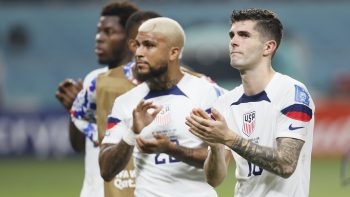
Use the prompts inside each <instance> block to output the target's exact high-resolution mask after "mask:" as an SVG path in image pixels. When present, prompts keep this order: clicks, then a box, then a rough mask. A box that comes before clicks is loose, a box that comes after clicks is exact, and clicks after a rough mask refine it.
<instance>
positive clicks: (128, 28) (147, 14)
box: [125, 11, 161, 38]
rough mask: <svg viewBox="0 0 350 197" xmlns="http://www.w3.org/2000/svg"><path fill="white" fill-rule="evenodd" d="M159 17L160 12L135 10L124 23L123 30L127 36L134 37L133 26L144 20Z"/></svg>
mask: <svg viewBox="0 0 350 197" xmlns="http://www.w3.org/2000/svg"><path fill="white" fill-rule="evenodd" d="M157 17H161V15H160V14H158V13H156V12H153V11H137V12H135V13H133V14H132V15H131V16H130V17H129V18H128V20H127V21H126V25H125V32H126V35H127V36H128V38H134V37H136V35H135V34H136V33H137V31H134V28H135V27H137V26H139V25H141V22H143V21H146V20H148V19H151V18H157Z"/></svg>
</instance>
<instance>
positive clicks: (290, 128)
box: [289, 124, 304, 131]
mask: <svg viewBox="0 0 350 197" xmlns="http://www.w3.org/2000/svg"><path fill="white" fill-rule="evenodd" d="M301 128H304V127H293V126H292V124H290V125H289V130H291V131H294V130H297V129H301Z"/></svg>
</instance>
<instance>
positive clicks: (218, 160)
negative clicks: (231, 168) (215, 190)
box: [204, 146, 227, 187]
mask: <svg viewBox="0 0 350 197" xmlns="http://www.w3.org/2000/svg"><path fill="white" fill-rule="evenodd" d="M204 171H205V176H206V180H207V182H208V183H209V185H211V186H213V187H217V186H218V185H220V184H221V183H222V181H223V180H224V179H225V177H226V174H227V164H226V160H225V148H224V146H221V147H217V148H214V147H212V148H211V150H210V151H209V153H208V157H207V159H206V160H205V163H204Z"/></svg>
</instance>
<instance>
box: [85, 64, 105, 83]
mask: <svg viewBox="0 0 350 197" xmlns="http://www.w3.org/2000/svg"><path fill="white" fill-rule="evenodd" d="M106 71H108V67H102V68H97V69H94V70H92V71H90V72H89V73H88V74H87V75H86V76H85V78H84V84H85V83H90V82H91V81H92V80H94V79H96V77H97V76H98V75H99V74H101V73H104V72H106Z"/></svg>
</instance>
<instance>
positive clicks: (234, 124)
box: [214, 73, 315, 197]
mask: <svg viewBox="0 0 350 197" xmlns="http://www.w3.org/2000/svg"><path fill="white" fill-rule="evenodd" d="M214 107H215V108H216V109H217V110H218V111H219V112H220V113H221V114H222V115H223V116H224V117H225V119H226V122H227V124H228V127H229V128H230V129H232V131H234V132H236V133H237V134H238V135H240V136H241V137H243V138H245V139H248V140H251V141H252V142H254V143H256V144H259V145H261V146H266V147H273V148H275V147H276V138H280V137H288V138H296V139H300V140H303V141H304V142H305V144H304V146H303V148H302V150H301V153H300V157H299V160H298V164H297V167H296V170H295V172H294V173H293V174H292V176H290V177H289V178H287V179H284V178H282V177H280V176H277V175H275V174H273V173H270V172H268V171H267V170H264V169H262V168H260V167H259V166H256V165H254V164H252V163H250V162H248V161H247V160H246V159H244V158H242V157H241V156H240V155H238V154H237V153H235V152H234V151H231V152H232V154H233V156H234V159H235V161H236V178H237V184H236V188H235V195H234V196H235V197H240V196H244V197H249V196H250V197H256V196H265V197H268V196H273V197H279V196H281V197H282V196H285V197H287V196H288V197H291V196H295V197H304V196H308V194H309V182H310V165H311V149H312V140H313V128H314V118H313V114H314V110H315V106H314V103H313V101H312V99H311V97H310V94H309V93H308V91H307V89H306V87H305V86H304V85H303V84H302V83H300V82H298V81H296V80H294V79H292V78H290V77H288V76H286V75H282V74H280V73H276V74H275V75H274V77H273V78H272V80H271V81H270V82H269V84H268V85H267V87H266V88H265V90H264V91H263V92H261V93H259V94H257V95H254V96H246V95H245V94H244V91H243V86H242V85H241V86H239V87H237V88H235V89H233V90H232V91H230V92H229V93H226V94H225V95H224V96H222V97H221V98H219V99H218V101H217V102H216V103H215V104H214Z"/></svg>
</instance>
